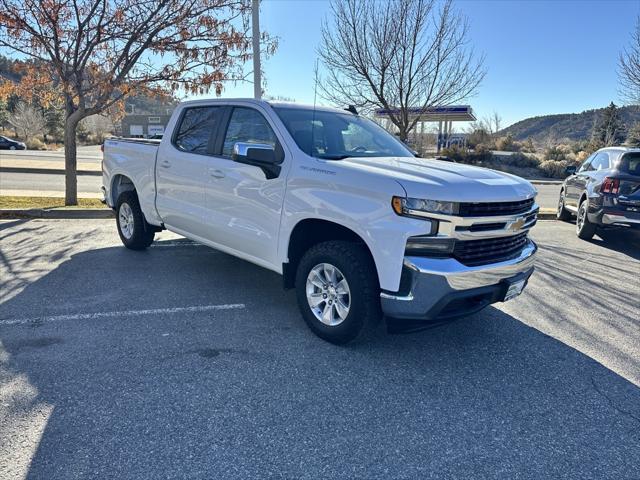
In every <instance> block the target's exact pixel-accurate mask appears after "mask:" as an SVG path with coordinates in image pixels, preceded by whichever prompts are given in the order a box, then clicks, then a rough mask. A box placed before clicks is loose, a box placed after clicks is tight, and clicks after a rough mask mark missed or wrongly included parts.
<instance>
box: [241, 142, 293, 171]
mask: <svg viewBox="0 0 640 480" xmlns="http://www.w3.org/2000/svg"><path fill="white" fill-rule="evenodd" d="M231 158H232V159H233V161H234V162H238V163H244V164H246V165H253V166H254V167H258V168H260V169H261V170H262V171H263V172H264V174H265V176H266V177H267V179H272V178H277V177H278V175H280V170H281V169H280V163H281V162H282V161H281V160H280V159H279V158H278V155H276V149H275V148H274V147H273V146H271V145H268V144H266V143H245V142H238V143H236V144H235V145H234V146H233V154H232V155H231Z"/></svg>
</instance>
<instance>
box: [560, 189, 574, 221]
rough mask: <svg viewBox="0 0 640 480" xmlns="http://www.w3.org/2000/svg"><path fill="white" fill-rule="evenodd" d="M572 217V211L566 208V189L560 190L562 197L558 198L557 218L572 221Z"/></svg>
mask: <svg viewBox="0 0 640 480" xmlns="http://www.w3.org/2000/svg"><path fill="white" fill-rule="evenodd" d="M571 218H572V215H571V212H570V211H569V210H567V209H566V208H564V190H560V198H558V208H557V209H556V219H558V220H560V221H562V222H569V221H571Z"/></svg>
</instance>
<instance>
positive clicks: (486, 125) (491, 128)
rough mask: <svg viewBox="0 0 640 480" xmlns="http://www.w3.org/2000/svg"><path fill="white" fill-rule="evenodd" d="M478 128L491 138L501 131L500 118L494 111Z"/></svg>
mask: <svg viewBox="0 0 640 480" xmlns="http://www.w3.org/2000/svg"><path fill="white" fill-rule="evenodd" d="M479 126H480V128H482V129H483V130H485V131H486V132H487V133H488V134H489V135H491V136H493V135H495V134H496V133H498V132H499V131H500V130H501V129H502V117H501V116H500V114H499V113H498V112H496V111H494V112H493V113H492V114H491V115H490V116H487V117H484V118H483V119H482V120H481V121H480V125H479Z"/></svg>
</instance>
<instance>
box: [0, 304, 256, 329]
mask: <svg viewBox="0 0 640 480" xmlns="http://www.w3.org/2000/svg"><path fill="white" fill-rule="evenodd" d="M243 308H245V305H244V303H229V304H223V305H197V306H193V307H173V308H154V309H150V310H122V311H116V312H94V313H77V314H73V315H54V316H50V317H34V318H9V319H5V320H0V326H1V325H26V324H29V323H51V322H60V321H64V320H96V319H99V318H107V317H136V316H140V315H163V314H167V313H192V312H210V311H213V310H238V309H243Z"/></svg>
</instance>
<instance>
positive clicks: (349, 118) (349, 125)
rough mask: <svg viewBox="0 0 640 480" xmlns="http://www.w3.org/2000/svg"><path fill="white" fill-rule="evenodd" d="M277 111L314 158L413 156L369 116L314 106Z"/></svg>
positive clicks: (300, 143)
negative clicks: (364, 116) (368, 117)
mask: <svg viewBox="0 0 640 480" xmlns="http://www.w3.org/2000/svg"><path fill="white" fill-rule="evenodd" d="M274 110H275V111H276V113H277V114H278V116H279V117H280V119H281V120H282V122H283V123H284V125H285V127H286V128H287V130H288V131H289V133H290V134H291V136H292V137H293V139H294V140H295V142H296V144H297V145H298V147H299V148H300V150H302V151H303V152H305V153H306V154H307V155H310V156H312V157H317V158H325V159H328V160H341V159H343V158H348V157H413V153H412V152H411V150H409V149H408V148H407V147H406V146H405V145H404V144H403V143H401V142H400V141H399V140H396V139H395V138H394V137H393V136H392V135H391V134H389V133H388V132H386V131H385V130H384V129H382V128H380V127H379V126H378V125H376V124H375V123H373V122H372V121H371V120H367V119H366V118H362V117H359V116H357V115H352V114H349V113H344V114H343V113H338V112H327V111H321V110H316V111H315V112H314V110H313V109H301V108H286V107H274Z"/></svg>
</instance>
